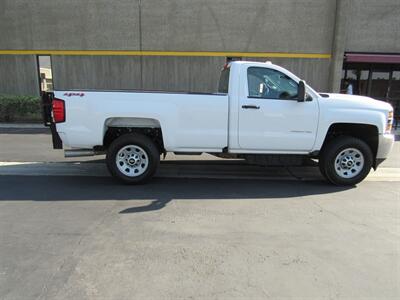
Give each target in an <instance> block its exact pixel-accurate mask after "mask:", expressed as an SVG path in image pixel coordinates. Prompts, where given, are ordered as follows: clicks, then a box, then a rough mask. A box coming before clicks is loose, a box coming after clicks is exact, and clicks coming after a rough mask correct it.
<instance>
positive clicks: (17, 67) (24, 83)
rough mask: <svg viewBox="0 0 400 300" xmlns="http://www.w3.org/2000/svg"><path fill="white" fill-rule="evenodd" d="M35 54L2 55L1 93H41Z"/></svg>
mask: <svg viewBox="0 0 400 300" xmlns="http://www.w3.org/2000/svg"><path fill="white" fill-rule="evenodd" d="M37 72H38V71H37V68H36V57H35V56H34V55H24V56H14V55H0V94H13V95H39V81H38V73H37Z"/></svg>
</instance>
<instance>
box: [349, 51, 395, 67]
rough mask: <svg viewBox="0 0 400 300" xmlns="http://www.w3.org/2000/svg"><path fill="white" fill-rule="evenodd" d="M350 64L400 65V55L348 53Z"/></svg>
mask: <svg viewBox="0 0 400 300" xmlns="http://www.w3.org/2000/svg"><path fill="white" fill-rule="evenodd" d="M345 60H346V62H348V63H377V64H400V54H372V53H371V54H366V53H346V54H345Z"/></svg>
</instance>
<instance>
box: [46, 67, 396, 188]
mask: <svg viewBox="0 0 400 300" xmlns="http://www.w3.org/2000/svg"><path fill="white" fill-rule="evenodd" d="M42 102H43V112H44V114H43V117H44V123H45V125H47V126H49V127H50V129H51V132H52V137H53V148H55V149H63V148H64V149H66V150H65V156H66V157H78V156H88V155H96V154H106V163H107V167H108V169H109V171H110V173H111V174H112V175H113V176H114V177H116V178H117V179H119V180H121V181H122V182H124V183H128V184H136V183H141V182H144V181H146V180H148V179H149V178H151V177H152V176H153V174H154V173H155V172H156V170H157V167H158V166H159V162H160V156H161V155H162V154H164V155H165V153H167V152H174V153H176V154H201V153H210V154H213V155H216V156H219V157H223V158H243V159H246V160H247V161H248V162H249V163H253V164H261V165H267V166H268V165H282V164H283V165H292V164H301V162H302V161H303V160H304V158H312V159H315V160H318V164H319V168H320V171H321V173H322V175H323V176H324V177H325V178H326V179H327V180H328V181H329V182H331V183H333V184H335V185H355V184H357V183H359V182H360V181H362V180H363V179H364V178H365V177H366V176H367V175H368V173H369V172H370V170H371V168H374V169H376V168H377V166H378V165H379V164H380V163H381V162H382V161H383V160H384V159H386V158H387V156H388V154H389V153H390V151H391V149H392V146H393V143H394V135H393V134H391V127H392V123H393V108H392V106H391V105H389V104H388V103H385V102H382V101H377V100H374V99H371V98H367V97H361V96H353V95H344V94H319V93H317V92H316V91H314V90H313V89H312V88H311V87H310V86H309V85H307V84H306V83H305V81H303V80H301V79H300V78H298V77H297V76H295V75H294V74H292V73H291V72H289V71H288V70H286V69H284V68H282V67H280V66H277V65H274V64H272V63H270V62H266V63H260V62H245V61H235V62H231V63H229V64H227V65H225V66H224V68H223V70H222V71H221V76H220V81H219V85H218V93H215V94H201V93H180V92H172V93H170V92H148V91H100V90H93V91H91V90H79V91H78V90H68V91H54V92H53V93H43V95H42Z"/></svg>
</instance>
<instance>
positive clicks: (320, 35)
mask: <svg viewBox="0 0 400 300" xmlns="http://www.w3.org/2000/svg"><path fill="white" fill-rule="evenodd" d="M340 2H345V3H346V4H347V5H349V8H347V9H346V10H345V17H344V19H345V20H346V21H349V22H348V23H349V24H348V25H347V24H346V26H345V28H346V30H345V34H346V35H345V36H342V39H339V40H341V44H340V45H337V44H335V43H336V41H337V40H338V39H336V34H337V33H338V32H339V31H336V32H335V29H336V28H337V27H338V23H337V22H338V18H337V3H340ZM399 9H400V3H398V0H383V1H373V0H248V1H242V0H202V1H199V0H164V1H159V0H116V1H107V0H69V1H64V0H42V1H30V0H3V1H1V2H0V33H1V36H2V38H1V39H0V50H2V49H3V50H32V49H33V50H154V51H222V52H226V51H238V52H284V53H322V54H332V53H334V56H333V60H332V59H304V58H300V59H299V58H279V59H277V58H268V57H266V58H257V60H261V61H262V60H271V61H273V62H274V63H278V64H281V65H283V66H284V67H287V68H288V69H289V70H291V71H292V72H294V73H296V74H298V75H299V76H300V77H303V78H304V79H305V80H306V81H308V82H309V83H310V84H311V85H313V86H314V87H315V88H316V89H318V90H323V91H327V90H329V89H330V88H331V89H332V88H335V89H336V88H337V81H338V78H339V77H340V66H341V61H340V60H341V59H342V57H343V53H342V52H343V51H344V50H347V51H368V52H374V51H380V52H396V51H397V52H400V46H399V41H400V39H399V32H400V30H398V29H399V20H398V19H399V18H396V16H398V15H399ZM342 27H343V26H342ZM378 27H379V28H380V29H377V28H378ZM381 31H385V32H384V33H382V32H381ZM371 32H372V33H373V34H372V36H373V37H374V38H371ZM375 37H376V38H375ZM338 46H339V47H338ZM335 49H336V50H335ZM11 58H12V56H9V57H8V58H7V59H8V60H9V59H11ZM12 59H14V60H15V61H19V68H21V70H32V69H34V68H36V62H35V61H34V59H33V58H32V57H30V56H27V57H25V58H23V56H15V57H14V58H12ZM224 61H225V58H224V57H175V56H172V57H170V56H143V57H139V56H53V58H52V62H53V78H54V86H55V88H56V89H84V88H88V89H142V88H143V89H164V90H183V91H203V92H210V91H215V90H216V84H217V79H218V76H219V70H220V68H221V66H222V65H223V63H224ZM332 68H334V70H333V71H330V70H331V69H332ZM4 72H5V68H1V69H0V78H3V77H4V76H5V75H4V74H3V73H4ZM29 72H31V71H29ZM32 74H34V75H32V76H36V74H37V73H36V72H34V73H32ZM29 76H30V75H29ZM334 80H336V85H335V87H333V86H332V85H331V83H332V81H334ZM5 85H6V84H5V83H2V84H0V93H1V92H3V91H4V90H5V89H7V90H8V91H11V92H12V91H15V92H18V93H25V94H31V93H37V92H38V91H37V86H38V85H37V83H33V81H32V80H30V81H29V80H28V81H25V83H22V81H21V82H20V83H18V84H17V83H16V82H15V80H10V81H9V82H8V83H7V87H5Z"/></svg>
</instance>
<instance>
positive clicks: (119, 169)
mask: <svg viewBox="0 0 400 300" xmlns="http://www.w3.org/2000/svg"><path fill="white" fill-rule="evenodd" d="M106 161H107V167H108V170H109V171H110V173H111V175H113V176H114V177H115V178H117V179H118V180H120V181H122V182H124V183H127V184H138V183H144V182H146V181H147V180H149V179H150V178H151V177H152V176H153V175H154V173H155V172H156V170H157V167H158V165H159V163H160V154H159V152H158V149H157V147H156V146H155V144H154V143H153V141H152V140H150V139H149V138H148V137H147V136H144V135H140V134H126V135H123V136H121V137H119V138H117V139H116V140H114V141H113V142H112V143H111V145H110V147H109V148H108V151H107V157H106Z"/></svg>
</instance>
